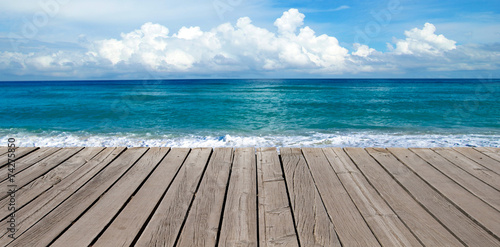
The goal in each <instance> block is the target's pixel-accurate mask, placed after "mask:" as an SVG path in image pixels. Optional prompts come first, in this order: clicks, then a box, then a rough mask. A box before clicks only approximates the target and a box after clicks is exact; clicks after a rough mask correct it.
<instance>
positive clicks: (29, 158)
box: [0, 148, 61, 182]
mask: <svg viewBox="0 0 500 247" xmlns="http://www.w3.org/2000/svg"><path fill="white" fill-rule="evenodd" d="M59 150H61V148H40V149H38V150H36V151H34V152H31V153H29V154H28V155H25V156H23V157H21V158H18V159H16V171H15V173H14V174H19V173H20V172H22V171H23V170H25V169H26V168H28V167H30V166H32V165H34V164H36V163H37V162H39V161H41V160H43V159H45V158H47V157H49V156H50V155H52V154H54V153H55V152H57V151H59ZM4 164H7V157H5V160H4ZM7 173H9V171H8V170H7V169H0V181H1V182H3V181H5V180H7V177H8V176H7Z"/></svg>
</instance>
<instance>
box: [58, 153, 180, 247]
mask: <svg viewBox="0 0 500 247" xmlns="http://www.w3.org/2000/svg"><path fill="white" fill-rule="evenodd" d="M169 150H170V148H158V147H152V148H150V149H149V150H148V152H147V153H146V154H145V155H144V156H142V157H141V159H140V160H139V161H137V163H136V164H135V165H134V166H133V167H132V168H131V169H130V170H129V171H127V173H126V174H125V175H124V176H123V177H121V178H120V179H119V180H118V181H117V182H116V183H115V184H114V185H113V186H112V187H111V188H110V189H109V190H108V191H107V192H106V193H105V194H104V195H102V196H101V198H100V199H99V200H98V201H97V202H96V203H95V204H94V205H93V206H92V207H91V208H90V209H89V210H88V211H87V212H85V214H84V215H83V216H82V217H80V218H79V219H78V220H77V221H76V222H74V223H73V224H72V225H71V226H70V228H69V229H67V230H66V231H65V232H64V233H63V234H62V235H61V236H60V237H59V238H57V240H56V241H55V242H54V243H52V244H51V246H62V247H66V246H70V245H73V246H88V245H90V244H91V243H92V241H93V240H94V239H95V238H96V237H97V235H98V234H99V233H100V232H101V231H102V230H104V228H105V227H106V225H108V224H109V222H110V221H111V220H112V219H113V217H114V216H115V215H116V214H117V213H118V211H119V210H120V209H121V208H122V207H123V205H125V203H126V202H127V200H128V199H129V198H130V197H131V196H132V195H133V193H134V192H135V191H136V190H137V188H138V187H139V186H140V185H141V183H142V182H143V181H144V180H145V179H146V178H147V177H148V175H149V174H151V172H153V170H154V169H155V168H156V166H157V165H158V164H159V163H160V161H161V160H162V159H163V157H165V155H166V154H167V152H168V151H169ZM184 151H185V152H184V157H185V155H186V154H187V152H188V150H187V149H185V150H184ZM184 157H183V158H184ZM181 162H182V161H181ZM179 163H180V162H179ZM179 165H180V164H179ZM165 182H166V183H168V182H169V181H165ZM136 210H142V209H137V208H136Z"/></svg>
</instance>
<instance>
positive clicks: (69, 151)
mask: <svg viewBox="0 0 500 247" xmlns="http://www.w3.org/2000/svg"><path fill="white" fill-rule="evenodd" d="M82 149H83V148H81V147H78V148H65V149H63V150H61V151H59V152H57V153H55V154H53V155H51V156H49V157H47V158H46V159H44V160H41V161H39V162H37V163H36V164H35V165H32V166H30V167H28V168H26V169H25V170H23V171H20V172H18V173H16V177H15V183H16V186H17V189H20V188H22V187H23V186H25V185H27V184H29V183H30V182H31V181H33V180H35V179H37V178H38V177H40V176H42V175H44V174H45V173H47V172H49V171H50V170H52V169H54V168H55V167H57V166H58V165H60V164H61V163H63V162H64V161H66V160H67V159H69V158H70V157H71V156H73V155H75V154H76V153H78V152H79V151H80V150H82ZM9 183H10V182H9V181H8V180H6V181H3V182H1V183H0V188H6V187H7V184H9ZM5 197H7V195H2V196H0V199H3V198H5Z"/></svg>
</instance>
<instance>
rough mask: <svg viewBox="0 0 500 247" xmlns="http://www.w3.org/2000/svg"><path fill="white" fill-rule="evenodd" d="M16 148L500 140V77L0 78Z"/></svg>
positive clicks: (6, 134)
mask: <svg viewBox="0 0 500 247" xmlns="http://www.w3.org/2000/svg"><path fill="white" fill-rule="evenodd" d="M0 91H1V94H2V97H1V98H0V112H1V117H0V142H1V143H3V144H1V145H2V146H5V145H7V140H8V138H15V139H16V142H17V144H18V145H20V146H41V147H43V146H58V147H67V146H128V147H132V146H170V147H199V146H209V147H221V146H229V147H254V146H255V147H257V146H258V147H267V146H277V147H282V146H293V147H325V146H335V147H346V146H350V147H389V146H391V147H450V146H489V147H500V80H499V79H293V80H288V79H283V80H279V79H272V80H271V79H259V80H241V79H238V80H230V79H224V80H218V79H213V80H161V81H160V80H135V81H120V80H114V81H31V82H0Z"/></svg>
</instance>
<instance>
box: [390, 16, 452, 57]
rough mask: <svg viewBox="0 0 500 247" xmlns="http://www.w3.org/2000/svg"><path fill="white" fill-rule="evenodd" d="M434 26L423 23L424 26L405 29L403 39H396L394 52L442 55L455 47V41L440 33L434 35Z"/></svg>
mask: <svg viewBox="0 0 500 247" xmlns="http://www.w3.org/2000/svg"><path fill="white" fill-rule="evenodd" d="M434 32H436V27H435V26H434V25H433V24H431V23H425V25H424V28H422V29H418V28H413V29H412V30H410V31H405V36H406V39H405V40H396V48H395V49H394V53H396V54H413V55H442V54H443V52H446V51H451V50H454V49H456V48H457V47H456V46H455V44H456V42H455V41H453V40H449V39H447V38H446V37H444V36H443V35H442V34H440V35H436V34H435V33H434Z"/></svg>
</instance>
